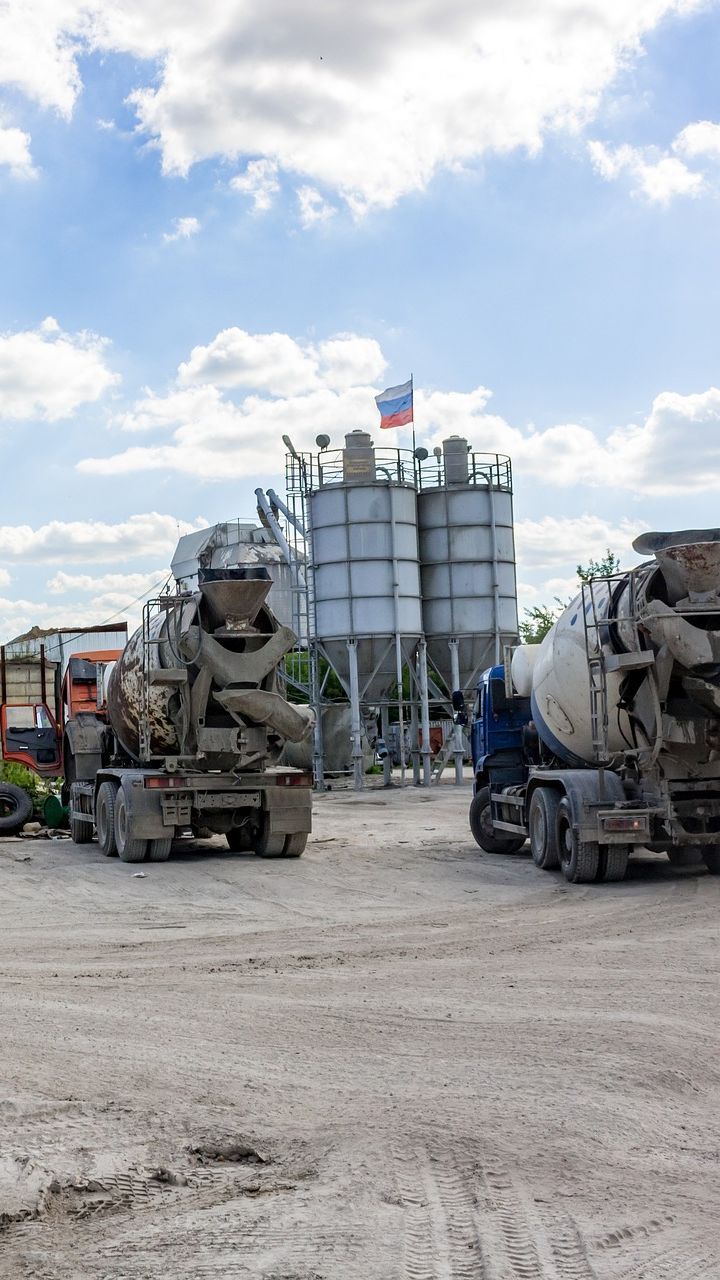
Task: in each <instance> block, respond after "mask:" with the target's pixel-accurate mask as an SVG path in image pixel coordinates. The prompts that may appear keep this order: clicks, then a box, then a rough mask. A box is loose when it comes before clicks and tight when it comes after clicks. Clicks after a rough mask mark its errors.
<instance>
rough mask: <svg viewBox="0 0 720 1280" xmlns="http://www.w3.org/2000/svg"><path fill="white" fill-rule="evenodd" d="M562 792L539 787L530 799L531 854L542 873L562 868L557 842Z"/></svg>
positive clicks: (552, 788) (551, 788)
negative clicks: (558, 813)
mask: <svg viewBox="0 0 720 1280" xmlns="http://www.w3.org/2000/svg"><path fill="white" fill-rule="evenodd" d="M560 799H561V796H560V792H559V791H556V790H555V788H554V787H538V788H537V790H536V791H533V793H532V796H531V798H530V809H529V812H528V829H529V832H530V853H531V854H532V860H533V862H534V863H535V866H536V867H539V868H540V870H541V871H554V870H555V868H556V867H559V866H560V850H559V848H558V840H557V811H558V807H559V805H560Z"/></svg>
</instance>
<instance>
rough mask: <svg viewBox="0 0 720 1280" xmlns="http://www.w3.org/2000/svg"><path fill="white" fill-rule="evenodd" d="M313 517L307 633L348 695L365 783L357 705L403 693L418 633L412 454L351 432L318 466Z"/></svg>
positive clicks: (311, 492) (311, 497)
mask: <svg viewBox="0 0 720 1280" xmlns="http://www.w3.org/2000/svg"><path fill="white" fill-rule="evenodd" d="M307 511H308V532H309V535H310V546H311V559H312V599H311V605H310V619H311V633H312V637H313V639H314V640H315V643H316V645H317V648H318V650H319V651H320V653H321V654H323V655H324V656H325V657H326V658H327V660H328V662H329V663H330V664H331V666H332V667H333V669H334V670H335V672H336V673H337V675H338V678H339V679H340V681H341V683H342V685H343V687H344V688H345V691H346V693H347V695H348V697H349V699H350V703H351V707H352V713H353V739H354V743H355V745H354V750H353V754H354V759H355V761H356V783H357V784H358V785H359V782H360V778H359V770H360V757H361V748H360V720H361V707H362V705H363V704H366V705H368V704H369V705H377V704H378V703H382V702H383V700H385V701H387V696H388V693H389V691H390V690H391V688H392V686H393V685H395V684H396V683H397V684H398V685H399V686H400V688H402V671H403V666H404V664H405V662H407V661H410V660H411V659H412V656H413V654H414V650H415V648H416V646H417V644H418V641H419V639H420V637H421V635H422V609H421V601H420V570H419V563H418V535H417V503H416V490H415V466H414V460H413V457H412V454H411V453H410V452H409V451H407V450H399V449H387V450H377V451H376V450H375V448H374V446H373V442H372V438H371V436H370V435H369V434H368V433H367V432H365V431H351V432H350V433H349V434H348V435H346V437H345V448H344V449H343V450H341V451H340V452H338V453H332V454H331V453H321V454H320V455H318V457H317V459H316V460H314V468H313V474H312V477H311V479H310V481H309V483H308V506H307ZM384 714H386V713H384ZM400 716H401V719H402V705H401V695H400Z"/></svg>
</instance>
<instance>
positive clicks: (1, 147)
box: [0, 125, 37, 178]
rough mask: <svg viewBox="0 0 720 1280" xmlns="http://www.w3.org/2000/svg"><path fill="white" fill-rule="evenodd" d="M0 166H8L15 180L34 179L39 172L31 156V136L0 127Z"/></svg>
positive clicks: (19, 130) (20, 131)
mask: <svg viewBox="0 0 720 1280" xmlns="http://www.w3.org/2000/svg"><path fill="white" fill-rule="evenodd" d="M0 165H7V167H8V169H9V170H10V172H11V174H12V175H13V177H14V178H34V177H35V176H36V173H37V170H36V169H35V166H34V165H33V162H32V156H31V155H30V134H29V133H24V132H23V130H22V129H14V128H11V127H9V126H8V127H3V126H2V125H0Z"/></svg>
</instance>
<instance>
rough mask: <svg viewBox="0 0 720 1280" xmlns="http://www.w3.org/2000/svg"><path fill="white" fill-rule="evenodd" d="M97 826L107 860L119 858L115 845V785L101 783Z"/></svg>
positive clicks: (96, 815)
mask: <svg viewBox="0 0 720 1280" xmlns="http://www.w3.org/2000/svg"><path fill="white" fill-rule="evenodd" d="M95 826H96V828H97V838H98V844H99V846H100V852H101V853H104V854H105V857H106V858H116V857H117V845H116V843H115V783H114V782H101V783H100V786H99V787H98V793H97V799H96V801H95Z"/></svg>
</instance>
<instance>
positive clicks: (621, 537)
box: [515, 515, 647, 598]
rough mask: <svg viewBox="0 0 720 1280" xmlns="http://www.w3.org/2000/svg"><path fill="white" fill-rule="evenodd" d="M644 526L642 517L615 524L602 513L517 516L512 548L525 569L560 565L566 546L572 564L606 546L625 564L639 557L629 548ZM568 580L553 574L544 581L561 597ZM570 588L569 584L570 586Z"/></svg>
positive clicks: (593, 556)
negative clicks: (521, 518)
mask: <svg viewBox="0 0 720 1280" xmlns="http://www.w3.org/2000/svg"><path fill="white" fill-rule="evenodd" d="M646 528H647V525H646V523H645V522H644V521H643V520H639V519H638V520H621V521H620V522H619V523H616V524H614V523H613V522H612V521H610V520H605V519H603V518H602V516H594V515H584V516H565V517H563V516H543V518H542V519H541V520H517V521H516V523H515V548H516V551H517V556H518V560H519V561H520V563H521V564H522V565H523V566H524V567H525V568H526V569H533V570H536V569H546V570H547V569H553V568H561V567H563V566H564V565H566V564H567V563H568V549H569V548H571V549H572V552H571V559H572V560H573V561H574V563H575V564H587V563H588V562H589V561H590V560H592V559H595V560H597V559H598V557H602V555H603V554H604V552H605V550H606V548H609V549H610V550H611V551H614V552H615V554H616V555H618V556H619V557H620V562H621V564H622V565H623V566H624V567H626V566H629V565H630V564H636V563H638V561H639V557H638V556H637V555H636V554H635V552H634V551H633V549H632V543H633V539H634V538H637V536H638V534H639V533H642V532H643V531H644V530H645V529H646ZM568 581H570V582H571V584H572V582H574V581H575V579H569V580H568V579H566V578H553V579H548V580H547V581H546V583H545V587H546V589H547V588H548V586H549V585H551V586H552V587H553V590H554V593H555V594H556V595H559V596H561V598H564V595H565V594H566V588H567V584H568ZM571 589H572V586H571Z"/></svg>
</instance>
